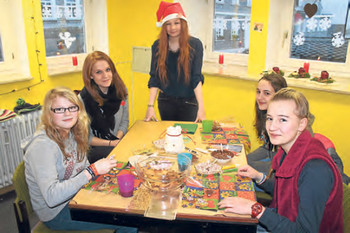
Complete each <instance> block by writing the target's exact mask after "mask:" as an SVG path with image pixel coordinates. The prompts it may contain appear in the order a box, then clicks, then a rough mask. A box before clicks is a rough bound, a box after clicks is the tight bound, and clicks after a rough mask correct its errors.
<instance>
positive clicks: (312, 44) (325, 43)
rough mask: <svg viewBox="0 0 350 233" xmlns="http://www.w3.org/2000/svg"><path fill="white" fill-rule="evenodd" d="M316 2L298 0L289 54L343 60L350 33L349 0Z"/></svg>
mask: <svg viewBox="0 0 350 233" xmlns="http://www.w3.org/2000/svg"><path fill="white" fill-rule="evenodd" d="M313 2H314V1H306V0H295V7H294V21H293V37H292V40H291V54H290V57H291V58H299V59H309V60H321V61H332V62H343V63H344V62H345V59H346V54H347V49H348V42H349V34H350V33H349V32H346V28H349V25H347V26H346V19H347V17H348V15H347V12H348V11H349V6H348V4H349V2H348V0H319V1H317V2H316V3H315V4H313ZM308 3H309V4H308ZM306 4H308V5H307V6H306V7H305V5H306ZM304 7H305V10H304ZM312 13H314V15H312ZM308 15H309V16H310V17H308Z"/></svg>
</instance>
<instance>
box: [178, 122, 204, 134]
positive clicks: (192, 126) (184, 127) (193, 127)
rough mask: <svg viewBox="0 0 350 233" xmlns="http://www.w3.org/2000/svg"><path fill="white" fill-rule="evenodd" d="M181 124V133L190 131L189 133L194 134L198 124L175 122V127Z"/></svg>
mask: <svg viewBox="0 0 350 233" xmlns="http://www.w3.org/2000/svg"><path fill="white" fill-rule="evenodd" d="M176 126H181V129H182V131H181V133H188V134H194V133H195V132H196V130H197V127H198V125H197V124H181V123H176V124H174V127H176Z"/></svg>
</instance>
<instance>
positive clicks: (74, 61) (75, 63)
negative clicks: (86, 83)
mask: <svg viewBox="0 0 350 233" xmlns="http://www.w3.org/2000/svg"><path fill="white" fill-rule="evenodd" d="M72 62H73V66H77V65H78V58H77V56H73V57H72Z"/></svg>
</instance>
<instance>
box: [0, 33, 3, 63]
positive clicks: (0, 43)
mask: <svg viewBox="0 0 350 233" xmlns="http://www.w3.org/2000/svg"><path fill="white" fill-rule="evenodd" d="M3 61H4V54H3V53H2V42H1V36H0V62H3Z"/></svg>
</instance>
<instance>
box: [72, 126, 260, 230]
mask: <svg viewBox="0 0 350 233" xmlns="http://www.w3.org/2000/svg"><path fill="white" fill-rule="evenodd" d="M174 123H175V122H171V121H160V122H144V121H137V122H135V124H134V125H133V126H132V127H131V128H130V129H129V131H128V133H127V134H126V135H125V136H124V138H123V139H122V140H121V141H120V143H119V144H118V145H117V146H116V147H115V148H114V150H113V151H112V153H111V154H114V155H115V159H116V160H118V161H125V162H126V161H128V158H129V157H130V156H132V155H133V152H134V151H135V150H138V149H142V148H150V147H153V144H152V142H153V141H154V140H157V139H159V137H160V136H161V135H164V132H165V130H166V128H167V127H169V126H171V125H174ZM182 123H183V122H182ZM200 128H201V124H198V128H197V130H196V133H195V134H194V135H190V137H191V138H192V139H193V141H191V142H189V143H188V144H186V147H189V148H203V149H204V148H205V146H206V145H203V144H202V143H201V136H200V131H201V130H200ZM194 143H195V144H194ZM203 159H206V158H205V157H204V158H203ZM232 163H234V164H236V165H238V166H239V165H243V164H246V163H247V161H246V155H245V151H244V149H243V150H242V152H241V153H240V154H239V155H238V156H236V157H234V159H233V160H232ZM131 199H132V198H123V197H121V196H120V195H116V194H114V193H108V194H107V193H103V192H96V191H89V190H86V189H82V190H80V191H79V192H78V193H77V195H76V196H75V197H74V198H73V199H72V201H71V202H70V203H69V208H70V209H71V214H72V218H73V219H76V220H81V221H92V222H100V223H107V224H115V225H126V226H136V227H141V228H144V227H145V226H155V225H157V228H156V229H153V228H154V227H153V228H152V227H151V228H152V230H151V231H152V232H164V230H165V229H166V232H170V231H169V229H171V228H179V229H180V228H181V227H183V228H185V229H189V228H190V227H193V226H194V228H193V229H195V232H220V231H217V230H218V229H221V228H225V229H226V228H229V230H230V231H231V230H233V228H234V230H241V231H244V232H255V231H256V225H257V223H258V221H257V220H256V219H252V218H251V217H250V216H245V215H236V214H227V213H224V212H220V211H219V212H215V211H208V210H199V209H191V208H182V207H181V206H179V208H178V211H177V215H176V220H174V221H168V220H159V219H152V218H146V217H144V216H143V214H144V210H137V209H128V206H129V203H130V201H131ZM162 226H163V227H164V228H162ZM159 229H163V230H159ZM179 229H178V230H176V231H174V232H178V231H180V230H179ZM181 231H183V230H182V229H181ZM186 232H187V231H186ZM191 232H193V231H191Z"/></svg>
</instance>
